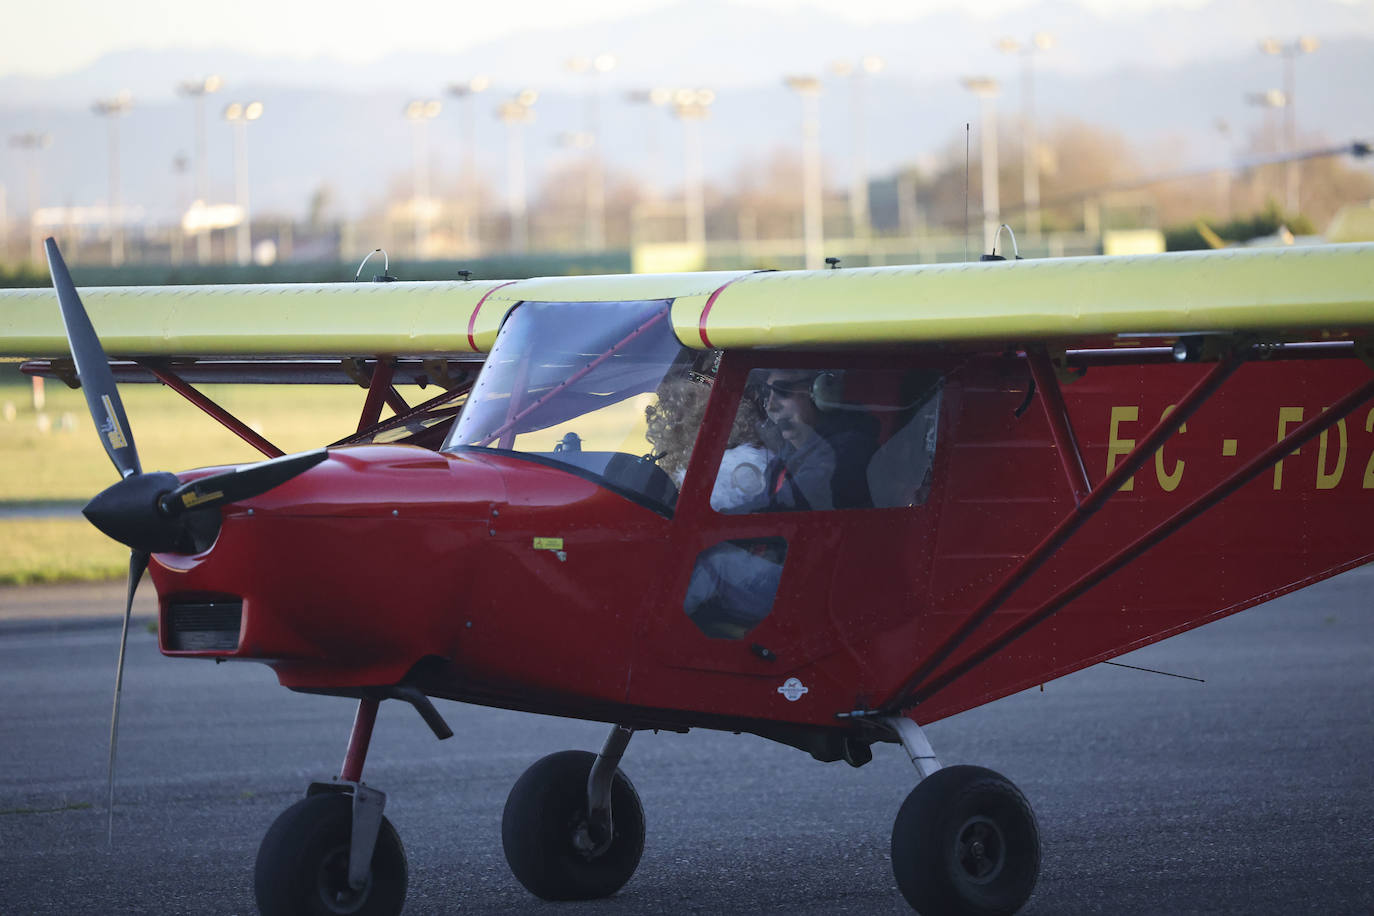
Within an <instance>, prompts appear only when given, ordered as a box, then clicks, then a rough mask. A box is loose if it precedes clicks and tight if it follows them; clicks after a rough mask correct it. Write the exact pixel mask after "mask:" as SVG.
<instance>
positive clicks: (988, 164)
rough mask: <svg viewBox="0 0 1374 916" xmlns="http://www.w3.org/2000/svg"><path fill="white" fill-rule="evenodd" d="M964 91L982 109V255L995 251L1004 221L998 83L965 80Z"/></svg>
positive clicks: (987, 79) (979, 78) (975, 78)
mask: <svg viewBox="0 0 1374 916" xmlns="http://www.w3.org/2000/svg"><path fill="white" fill-rule="evenodd" d="M963 84H964V88H965V89H967V90H968V91H969V92H972V93H973V94H974V95H976V96H978V99H979V101H980V102H981V104H980V108H981V109H982V113H983V118H982V127H981V128H980V130H979V132H980V133H981V134H982V135H983V139H982V153H981V155H980V158H981V159H982V160H983V251H984V252H990V251H992V246H993V245H994V244H996V241H997V225H998V221H999V220H1000V218H1001V215H1000V212H999V211H1000V205H999V204H998V202H997V92H998V89H999V86H998V84H997V80H995V79H992V78H991V77H987V76H966V77H964V79H963Z"/></svg>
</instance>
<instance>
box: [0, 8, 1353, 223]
mask: <svg viewBox="0 0 1374 916" xmlns="http://www.w3.org/2000/svg"><path fill="white" fill-rule="evenodd" d="M1038 30H1044V31H1049V32H1051V33H1053V34H1054V35H1055V37H1056V46H1055V47H1054V48H1053V49H1051V50H1050V51H1048V52H1046V53H1044V54H1042V55H1039V56H1037V59H1036V79H1035V100H1036V110H1037V120H1038V122H1039V123H1040V124H1041V129H1042V130H1043V129H1044V128H1045V127H1046V126H1048V125H1050V124H1052V123H1053V122H1054V121H1055V120H1057V119H1061V118H1068V117H1071V118H1075V119H1078V120H1082V121H1086V122H1090V123H1095V124H1100V125H1102V126H1103V127H1106V128H1109V129H1112V130H1115V131H1118V132H1120V133H1122V134H1123V135H1125V136H1126V137H1127V138H1128V139H1129V140H1130V141H1131V142H1132V144H1133V145H1134V146H1135V147H1136V148H1137V149H1139V150H1141V151H1142V153H1144V154H1145V155H1147V156H1152V157H1155V158H1157V159H1158V160H1159V164H1160V166H1161V169H1163V168H1175V167H1180V166H1186V165H1195V164H1200V163H1213V162H1219V161H1224V160H1225V159H1226V158H1227V157H1228V156H1229V155H1230V153H1231V151H1232V150H1233V149H1235V148H1238V147H1239V146H1241V145H1242V144H1243V142H1244V139H1245V137H1246V135H1247V133H1248V132H1249V131H1251V130H1254V129H1256V128H1257V127H1258V126H1259V125H1260V124H1261V123H1262V120H1263V118H1264V116H1265V113H1264V112H1263V111H1262V110H1261V109H1257V108H1254V107H1249V106H1247V104H1246V102H1245V96H1246V94H1247V93H1250V92H1255V91H1259V90H1263V89H1268V88H1273V87H1278V86H1279V85H1281V79H1282V71H1281V64H1280V62H1279V61H1278V60H1277V59H1275V58H1272V57H1266V56H1264V55H1262V54H1260V53H1259V51H1258V49H1257V42H1258V40H1259V39H1260V38H1261V37H1264V36H1266V35H1274V36H1278V37H1281V38H1285V39H1288V38H1291V37H1296V36H1297V35H1299V34H1315V35H1317V36H1319V37H1321V38H1322V39H1323V44H1322V46H1321V48H1320V49H1319V50H1318V51H1317V52H1316V53H1314V54H1311V55H1307V56H1304V57H1302V58H1301V59H1300V60H1299V61H1298V65H1297V73H1298V91H1297V99H1298V108H1297V112H1298V117H1299V122H1300V126H1301V128H1302V131H1303V133H1304V135H1305V136H1308V137H1310V138H1313V139H1315V138H1317V137H1323V138H1325V139H1326V140H1329V141H1341V140H1347V139H1351V138H1353V137H1356V136H1361V137H1366V138H1368V137H1374V98H1371V96H1370V94H1369V91H1368V88H1367V87H1368V86H1369V85H1370V84H1371V83H1372V82H1374V2H1368V0H1366V2H1361V3H1356V4H1350V3H1342V2H1336V0H1314V2H1310V3H1306V4H1302V5H1297V4H1293V3H1291V2H1288V0H1214V2H1212V3H1210V4H1207V5H1205V6H1203V7H1201V8H1198V9H1186V8H1181V7H1170V8H1167V9H1164V10H1160V11H1156V12H1154V13H1151V14H1148V15H1146V14H1140V13H1137V14H1134V15H1121V16H1117V17H1115V18H1110V19H1108V18H1103V17H1100V16H1098V15H1096V14H1094V13H1092V12H1089V11H1086V10H1084V9H1083V8H1081V7H1079V6H1078V5H1076V4H1075V3H1072V2H1069V0H1043V2H1041V3H1039V4H1036V5H1034V6H1028V7H1025V8H1023V9H1020V10H1017V11H1015V12H1014V13H1012V14H1008V15H1006V16H1004V17H1002V18H1001V19H997V20H985V19H980V18H977V17H975V16H972V15H970V14H968V13H966V12H963V11H945V12H939V13H932V14H929V15H926V16H924V17H922V18H920V19H916V20H912V21H901V22H881V23H878V24H876V25H870V26H863V25H857V24H854V23H852V22H849V21H846V20H839V19H836V18H835V17H833V16H830V15H829V14H825V13H821V12H819V11H812V12H809V13H805V14H796V15H791V16H787V17H781V16H779V15H777V14H776V13H773V12H769V11H766V10H762V9H759V8H757V7H751V6H745V5H741V4H740V3H736V2H729V0H700V2H693V3H681V4H678V5H674V6H669V7H666V8H662V9H658V10H653V11H650V12H645V13H642V14H639V15H636V16H633V17H630V18H627V19H623V20H619V21H616V22H608V23H603V24H599V25H595V26H586V27H582V28H577V29H564V30H559V31H552V30H540V29H531V30H530V31H528V32H526V33H523V34H522V35H520V36H518V37H516V38H511V39H506V40H502V41H498V42H488V43H484V44H478V45H474V46H472V47H470V48H468V49H467V50H466V51H464V52H463V53H462V54H460V55H435V54H404V55H394V56H390V57H387V58H384V59H382V60H379V61H377V62H376V63H373V64H368V65H363V66H360V65H349V64H344V63H342V62H339V61H337V60H328V59H321V60H314V61H295V60H284V59H266V58H259V57H254V56H252V55H247V54H243V53H239V52H231V51H186V50H159V51H140V52H121V53H118V54H110V55H108V56H106V57H104V58H101V59H100V60H99V61H97V62H95V63H94V64H92V65H91V66H90V67H87V68H84V69H83V70H81V71H79V72H76V73H71V74H66V75H63V76H59V77H54V78H51V79H33V78H28V77H19V76H6V77H0V134H3V135H5V136H9V135H12V134H14V133H18V132H22V131H29V130H44V131H47V132H49V133H50V134H51V135H52V137H53V141H54V142H53V145H52V147H51V148H50V149H48V150H46V151H44V152H43V153H42V154H41V156H40V157H39V159H40V162H41V169H40V171H39V178H40V181H41V188H40V194H39V197H40V202H41V203H42V204H44V205H55V204H63V203H72V204H90V203H97V202H100V201H102V200H104V198H105V196H106V194H107V177H106V176H107V171H106V162H107V160H106V148H107V147H106V125H105V123H104V122H103V121H102V119H99V118H97V117H95V116H93V115H92V114H91V113H90V112H89V105H90V103H91V102H92V101H93V100H94V99H95V98H98V97H103V96H108V95H111V94H112V93H113V92H115V91H116V90H118V89H120V88H129V89H130V90H131V91H132V92H133V94H134V97H135V102H136V107H135V108H134V109H133V110H132V111H131V112H130V113H129V114H128V115H127V116H126V117H125V118H124V119H123V121H122V128H123V134H122V141H121V162H122V166H121V168H122V185H123V187H124V197H125V200H126V201H128V202H131V203H138V204H141V205H143V206H144V207H145V209H146V210H147V211H148V212H149V213H150V214H153V215H156V216H166V215H168V214H171V213H173V212H175V211H176V210H177V208H178V207H179V205H180V204H179V202H184V201H185V200H186V199H189V197H190V192H191V188H190V184H191V179H190V177H189V175H184V174H183V175H180V176H178V175H176V174H174V173H173V171H172V161H173V158H174V157H175V156H176V155H177V154H178V153H179V152H180V153H184V154H186V155H190V154H191V153H192V151H193V145H194V120H193V113H192V112H193V108H192V105H191V104H190V103H189V102H188V101H187V100H185V99H182V98H178V97H177V96H176V94H175V92H174V86H175V84H176V83H177V82H178V81H179V80H181V79H185V78H187V77H192V76H199V75H203V74H207V73H219V74H220V75H222V76H223V77H224V78H225V81H226V89H225V90H224V91H223V92H222V93H220V94H219V95H218V96H214V97H212V98H211V104H210V105H209V106H208V113H209V114H210V115H211V120H210V124H209V143H210V152H209V155H208V157H207V171H208V173H209V175H210V176H211V189H212V194H211V196H212V197H214V198H215V199H219V200H227V199H229V198H230V196H231V194H232V165H231V161H230V133H229V128H228V126H227V125H226V124H225V123H224V122H223V121H222V120H220V119H219V117H218V114H219V110H220V108H221V107H222V105H223V104H224V103H225V102H226V101H229V100H233V99H248V98H255V99H260V100H262V101H263V102H264V103H265V104H266V114H265V115H264V117H263V118H262V120H261V121H259V122H257V123H255V124H253V125H252V126H251V128H250V129H249V131H248V160H249V169H250V176H251V185H252V192H253V200H254V207H255V210H257V211H258V212H266V211H278V212H289V213H293V214H300V213H302V212H303V211H304V209H305V206H306V202H307V199H308V198H309V196H310V195H311V194H312V193H313V192H314V191H315V190H316V189H317V188H319V187H320V186H322V185H328V186H329V187H331V188H332V189H333V192H334V195H335V197H336V199H337V200H338V201H339V204H340V206H341V207H342V208H343V209H344V210H345V212H350V213H356V212H359V211H361V210H362V209H364V208H366V207H367V206H370V205H372V204H374V203H375V202H376V201H377V200H379V199H380V198H381V197H382V195H383V192H385V191H386V190H387V188H388V185H390V184H391V183H393V182H395V181H397V180H407V179H406V176H408V175H409V174H410V172H411V169H412V164H413V143H412V140H413V138H412V134H411V129H410V125H409V124H407V123H406V122H405V121H404V120H403V118H402V117H401V114H400V112H401V108H402V106H403V105H404V103H405V102H406V101H407V100H408V99H410V98H413V97H416V96H438V97H442V92H443V89H444V87H445V86H446V85H447V84H448V83H449V82H451V81H454V80H458V79H463V78H466V77H468V76H471V75H473V74H477V73H485V74H490V75H491V77H492V79H493V81H494V84H495V86H494V88H493V89H492V90H490V91H489V92H487V93H486V94H484V95H482V96H479V97H478V100H477V102H476V109H475V110H476V111H477V112H478V114H479V118H478V120H477V124H478V132H479V133H478V136H479V147H480V149H479V168H480V171H481V173H482V175H483V177H484V180H486V181H488V182H489V183H491V184H492V185H493V186H494V188H493V190H494V192H495V193H497V194H498V195H499V194H500V193H501V190H502V189H503V188H504V164H505V156H506V140H505V134H504V129H503V128H502V126H501V125H500V124H499V123H497V122H495V121H494V120H493V119H492V118H491V113H492V111H493V109H494V107H495V105H496V104H497V102H498V101H499V100H500V99H501V98H503V97H504V96H505V95H506V94H508V93H509V92H511V91H513V90H515V89H516V88H519V87H522V86H527V85H528V86H533V87H536V88H539V89H541V90H542V95H541V97H540V99H539V101H538V103H537V104H536V106H535V111H536V114H537V120H536V122H535V123H534V124H532V125H529V127H528V129H527V134H526V142H527V160H528V167H529V171H530V185H531V187H532V188H534V187H537V186H538V183H539V180H540V176H542V175H544V174H546V173H547V171H548V170H549V169H550V168H553V167H555V166H556V165H557V164H558V162H560V161H562V160H566V159H567V158H568V157H570V156H572V155H573V153H572V152H571V151H569V150H567V149H565V148H562V147H560V146H559V137H560V136H561V135H564V134H567V133H569V132H572V131H576V130H579V129H581V128H582V127H583V126H584V121H583V117H584V111H585V110H586V107H585V97H584V96H583V92H584V90H585V89H586V88H587V86H588V85H590V84H591V83H592V81H591V79H590V78H588V77H586V76H576V75H574V74H571V73H569V72H567V70H566V68H565V66H564V64H565V61H566V59H567V58H568V57H569V56H570V55H571V51H570V49H573V48H576V49H579V50H581V51H583V52H593V53H594V52H598V51H601V50H606V51H610V52H612V53H614V54H615V55H616V56H617V59H618V63H617V66H616V68H615V69H614V70H612V71H611V72H610V73H607V74H605V75H603V76H601V77H598V78H597V82H598V83H599V84H600V85H601V90H602V91H601V99H602V101H601V104H600V106H599V111H600V121H601V129H602V138H603V148H604V149H605V150H606V151H607V155H608V157H609V158H610V159H611V160H612V162H613V163H614V164H615V165H616V166H617V167H619V168H622V169H627V168H628V169H633V170H634V171H635V172H637V173H638V174H639V175H640V176H642V177H644V178H646V179H647V178H652V179H653V180H655V181H656V182H657V183H658V184H660V185H661V186H663V187H665V188H667V187H671V186H674V185H677V184H679V183H680V176H681V174H682V160H681V132H680V127H679V125H678V124H677V123H675V122H674V121H672V120H671V119H670V118H669V117H668V116H667V115H666V114H665V113H664V112H663V111H662V110H655V109H650V108H648V107H647V106H642V105H640V106H632V105H629V104H627V103H625V102H624V100H623V92H624V90H626V89H629V88H647V87H649V86H654V85H672V86H682V85H687V86H708V87H711V88H714V89H715V90H716V91H717V99H716V102H715V103H714V104H713V105H712V109H711V118H710V120H709V121H707V122H706V124H705V125H704V131H703V137H704V145H705V149H706V155H707V167H708V172H709V174H710V176H711V177H712V180H715V181H725V180H728V179H729V178H730V177H731V176H732V174H733V173H734V171H735V169H736V168H737V167H738V166H739V164H740V163H741V162H742V161H747V160H751V159H752V160H753V161H759V160H763V159H766V158H767V157H769V156H771V155H772V154H773V153H774V152H775V151H777V150H779V149H789V150H795V149H796V148H797V147H798V146H799V143H800V129H801V128H800V105H799V104H798V101H797V99H796V98H795V96H793V94H792V93H790V92H789V91H788V90H786V89H784V88H783V87H782V84H781V77H782V75H783V74H787V73H802V72H810V73H814V74H817V75H820V76H823V77H825V78H826V82H825V91H824V93H823V96H822V107H821V121H822V138H823V139H822V142H823V147H824V152H825V155H826V158H827V167H828V171H829V173H830V175H831V176H832V179H833V181H834V183H836V184H839V183H842V182H843V181H844V180H845V178H844V176H845V175H847V174H848V172H847V169H848V158H847V157H848V156H849V154H850V135H851V133H852V130H851V127H850V125H851V123H852V119H851V113H850V103H851V98H852V95H851V92H850V87H849V85H848V82H847V81H846V80H841V79H840V78H837V77H834V76H832V75H830V74H829V72H828V65H829V63H830V62H832V61H833V60H835V59H836V58H837V57H845V58H848V59H851V60H857V59H858V58H859V56H860V55H862V54H878V55H880V56H882V57H883V58H884V59H885V61H886V66H885V68H884V69H883V71H882V72H881V73H879V74H877V75H876V76H874V77H872V78H870V79H868V80H867V81H866V85H865V90H864V92H865V96H864V98H865V109H866V111H867V113H868V116H867V134H868V138H867V151H868V153H867V155H868V161H869V165H870V170H871V171H872V172H873V173H874V174H880V173H883V172H885V171H890V170H891V169H893V168H895V167H897V166H899V165H902V164H906V163H911V162H914V161H919V160H920V158H921V157H923V156H929V155H930V154H931V153H933V152H935V151H936V150H938V149H940V148H942V147H943V146H945V145H947V144H948V143H949V142H950V141H951V140H952V139H954V138H955V137H957V136H958V134H959V132H960V131H961V130H962V127H963V124H964V123H965V122H972V123H973V124H974V128H975V130H976V128H977V122H978V110H977V106H976V103H975V100H974V99H973V98H972V97H971V96H970V95H969V94H968V93H967V92H965V91H964V90H962V89H961V88H960V86H959V82H958V80H959V77H960V76H963V75H969V74H971V73H985V74H989V75H992V76H995V77H998V78H999V79H1001V80H1002V81H1003V84H1004V92H1003V97H1002V99H1001V100H1000V106H1001V108H1000V111H1001V114H1002V116H1003V121H1004V127H1003V130H1004V134H1003V136H1004V137H1008V138H1009V137H1012V136H1014V132H1015V116H1016V114H1017V113H1018V110H1019V103H1020V95H1019V73H1020V69H1019V63H1020V62H1019V61H1018V60H1016V59H1015V58H1014V57H1011V56H1008V55H1005V54H1001V53H998V52H997V51H996V50H994V48H993V42H994V41H995V39H997V38H999V37H1001V36H1004V35H1011V36H1017V37H1021V38H1025V37H1027V36H1029V35H1030V34H1031V33H1032V32H1034V31H1038ZM446 104H447V106H448V107H447V109H446V110H445V111H444V113H443V114H441V116H440V117H439V118H438V119H437V120H436V121H434V122H433V123H432V125H431V128H430V149H431V157H432V161H433V164H434V167H435V182H436V185H437V186H441V185H443V184H444V183H445V182H449V183H452V182H453V181H455V180H456V172H457V169H458V165H459V162H460V160H461V156H460V151H459V126H458V124H459V118H458V116H457V114H456V110H457V103H456V102H455V101H454V100H452V99H446ZM1218 119H1223V120H1224V121H1225V122H1226V123H1227V124H1228V125H1229V126H1230V129H1231V134H1230V136H1229V137H1223V136H1222V135H1221V134H1219V133H1218V132H1217V130H1216V129H1215V124H1216V122H1217V120H1218ZM654 170H657V171H658V172H659V174H657V175H651V174H650V172H652V171H654ZM0 184H3V186H4V187H5V189H6V190H7V198H8V204H7V207H6V209H7V210H8V212H10V213H15V212H22V211H23V210H24V209H25V197H26V193H27V191H26V182H25V171H24V165H23V159H22V156H21V154H20V153H19V152H18V151H16V150H13V149H5V150H4V151H3V153H0Z"/></svg>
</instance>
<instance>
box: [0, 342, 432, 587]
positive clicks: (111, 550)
mask: <svg viewBox="0 0 1374 916" xmlns="http://www.w3.org/2000/svg"><path fill="white" fill-rule="evenodd" d="M202 390H203V391H204V393H205V394H206V395H207V396H209V397H210V398H211V399H212V400H214V401H216V402H218V403H219V404H221V405H222V406H223V407H225V408H226V409H227V410H229V412H230V413H233V414H234V415H235V416H237V417H239V418H240V419H242V420H243V421H244V422H245V423H247V424H248V425H250V426H251V427H253V429H255V430H256V431H258V432H259V433H260V434H262V435H263V436H265V437H266V438H267V439H268V440H269V441H270V442H272V443H274V444H276V445H277V446H279V447H280V448H282V449H283V450H285V451H287V452H293V451H301V450H304V449H309V448H314V447H317V446H320V445H325V444H327V443H329V442H333V441H334V440H336V439H339V438H342V437H343V436H346V435H348V434H349V433H351V432H352V431H353V430H354V428H356V426H357V422H358V413H359V411H360V410H361V408H362V403H363V397H364V392H363V391H362V389H360V388H355V387H353V386H348V385H330V386H294V385H293V386H284V385H282V386H253V385H236V386H227V385H225V386H213V385H209V386H205V388H204V389H202ZM402 393H403V396H404V397H406V399H407V400H408V401H410V402H411V403H416V402H418V401H419V400H422V399H423V397H425V396H427V395H423V394H422V393H421V392H419V391H418V390H417V391H403V392H402ZM432 393H433V392H430V394H432ZM120 396H121V397H122V398H123V400H124V406H125V409H126V410H127V412H128V415H129V425H130V426H131V427H132V430H133V435H134V441H135V444H136V445H137V446H138V453H139V458H140V460H141V461H142V463H143V467H144V469H145V470H184V469H186V468H193V467H204V466H206V465H214V464H235V463H241V462H247V461H257V460H260V459H261V458H262V455H260V454H259V453H258V452H257V451H255V450H254V449H252V448H250V447H249V446H248V445H247V444H245V443H244V442H243V441H242V440H240V439H239V438H238V437H236V436H234V435H233V434H232V433H230V432H228V431H227V430H225V429H224V428H223V427H222V426H220V425H219V424H218V423H216V422H215V421H214V420H212V419H210V418H209V417H208V416H206V415H205V414H203V413H201V412H200V411H199V410H197V409H196V408H195V407H193V406H191V405H190V404H188V403H187V402H186V401H184V400H183V399H182V398H181V397H180V396H179V395H177V394H176V393H175V392H173V391H171V390H169V389H166V388H164V387H162V386H161V385H124V386H122V387H121V388H120ZM0 471H3V473H0V511H3V510H15V509H20V508H23V507H25V506H31V505H32V504H34V503H44V504H48V503H54V502H58V503H71V504H72V505H73V507H79V506H80V505H84V504H85V502H86V501H87V500H88V499H90V498H91V497H92V496H94V495H95V494H96V493H98V492H100V491H101V490H103V489H104V488H105V487H107V486H109V485H110V484H112V483H114V482H115V480H116V479H118V478H117V474H116V472H115V469H114V466H113V465H112V464H111V463H110V459H109V458H108V457H107V456H106V455H105V452H104V450H103V449H102V448H101V446H100V440H99V438H98V437H97V436H96V432H95V428H94V424H93V423H92V422H91V419H90V416H89V415H88V413H87V410H86V402H85V399H84V398H83V397H82V394H81V392H80V391H74V390H71V389H69V388H67V387H66V386H65V385H63V384H61V383H59V382H54V381H52V380H48V381H47V382H46V384H45V385H44V403H43V406H42V408H41V409H37V408H35V406H34V403H33V389H32V385H31V383H30V382H29V380H28V379H26V378H22V377H20V376H19V374H18V372H17V371H16V370H15V368H14V367H13V366H12V365H5V366H0ZM127 563H128V550H127V549H126V548H125V547H123V546H121V545H119V544H116V543H114V542H113V541H111V540H109V539H108V538H106V537H105V536H104V535H102V534H100V533H99V532H98V531H96V530H95V529H94V528H92V527H91V526H90V524H88V523H87V522H86V520H85V519H83V518H80V517H79V516H77V517H70V518H67V517H64V518H4V517H0V585H6V584H8V585H17V584H24V583H29V582H60V581H73V580H88V579H108V578H116V579H117V578H119V577H121V576H123V575H124V572H125V570H126V569H127Z"/></svg>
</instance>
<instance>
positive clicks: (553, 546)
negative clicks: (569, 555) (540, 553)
mask: <svg viewBox="0 0 1374 916" xmlns="http://www.w3.org/2000/svg"><path fill="white" fill-rule="evenodd" d="M534 549H535V550H562V549H563V539H562V538H535V539H534Z"/></svg>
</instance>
